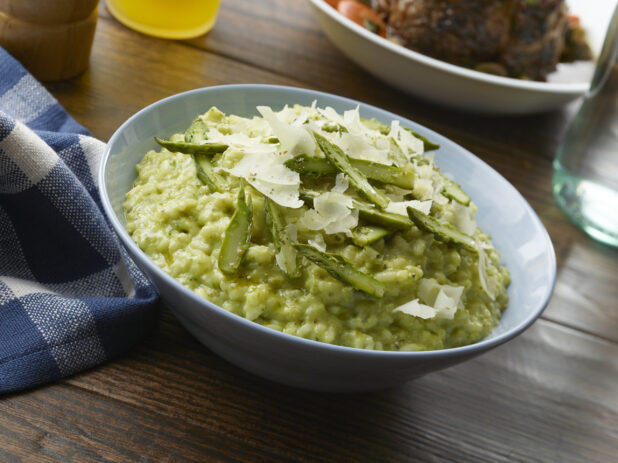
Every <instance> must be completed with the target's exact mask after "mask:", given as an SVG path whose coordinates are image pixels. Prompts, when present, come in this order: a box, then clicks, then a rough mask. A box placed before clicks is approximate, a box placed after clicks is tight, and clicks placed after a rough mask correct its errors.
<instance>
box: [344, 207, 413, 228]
mask: <svg viewBox="0 0 618 463" xmlns="http://www.w3.org/2000/svg"><path fill="white" fill-rule="evenodd" d="M353 205H354V207H355V208H356V209H358V216H359V217H360V218H361V219H363V220H364V221H365V222H369V223H373V224H375V225H382V226H383V227H384V228H388V229H389V230H405V229H406V228H410V227H411V226H412V221H411V220H410V219H409V218H407V217H406V216H405V215H400V214H394V213H392V212H386V211H379V210H377V209H376V208H375V207H373V206H372V205H371V204H367V203H363V202H361V201H357V200H354V201H353Z"/></svg>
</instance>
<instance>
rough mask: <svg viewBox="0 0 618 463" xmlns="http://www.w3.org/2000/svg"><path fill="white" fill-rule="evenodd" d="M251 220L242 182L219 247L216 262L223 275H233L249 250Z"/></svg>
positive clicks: (251, 214) (248, 201) (248, 203)
mask: <svg viewBox="0 0 618 463" xmlns="http://www.w3.org/2000/svg"><path fill="white" fill-rule="evenodd" d="M252 220H253V205H252V204H251V197H250V196H249V197H248V198H247V197H246V196H245V187H244V184H243V182H241V183H240V188H239V189H238V200H237V205H236V211H235V212H234V215H233V216H232V220H231V221H230V223H229V225H228V226H227V228H226V230H225V236H224V237H223V244H222V245H221V251H220V252H219V259H218V261H217V263H218V265H219V269H220V270H221V271H222V272H223V273H225V274H227V275H234V274H236V272H237V271H238V268H239V267H240V263H241V262H242V258H243V256H244V255H245V253H246V252H247V249H249V240H250V238H251V224H252Z"/></svg>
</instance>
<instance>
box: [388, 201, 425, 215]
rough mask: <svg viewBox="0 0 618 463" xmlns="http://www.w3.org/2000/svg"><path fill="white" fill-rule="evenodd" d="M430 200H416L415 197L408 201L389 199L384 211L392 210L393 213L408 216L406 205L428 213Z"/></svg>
mask: <svg viewBox="0 0 618 463" xmlns="http://www.w3.org/2000/svg"><path fill="white" fill-rule="evenodd" d="M431 204H432V201H431V200H427V201H418V200H416V199H412V200H410V201H397V202H396V201H391V202H390V203H388V206H386V212H392V213H393V214H399V215H405V216H406V217H407V216H408V211H407V208H408V207H413V208H414V209H418V210H419V211H421V212H422V213H423V214H429V211H430V210H431Z"/></svg>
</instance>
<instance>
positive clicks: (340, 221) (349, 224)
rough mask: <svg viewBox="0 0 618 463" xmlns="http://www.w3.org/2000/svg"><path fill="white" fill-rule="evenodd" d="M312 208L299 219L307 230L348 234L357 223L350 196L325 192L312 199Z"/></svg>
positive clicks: (356, 211)
mask: <svg viewBox="0 0 618 463" xmlns="http://www.w3.org/2000/svg"><path fill="white" fill-rule="evenodd" d="M313 207H314V208H313V209H309V210H308V211H307V212H305V215H304V216H303V217H302V219H301V220H300V221H299V222H300V225H302V226H304V227H305V228H307V229H308V230H324V231H325V232H326V233H328V234H333V233H345V234H346V235H348V236H350V235H351V234H352V228H354V227H356V225H358V210H356V209H352V207H353V201H352V198H351V197H349V196H346V195H344V194H341V193H336V192H326V193H322V194H321V195H320V196H318V197H317V198H315V199H314V200H313Z"/></svg>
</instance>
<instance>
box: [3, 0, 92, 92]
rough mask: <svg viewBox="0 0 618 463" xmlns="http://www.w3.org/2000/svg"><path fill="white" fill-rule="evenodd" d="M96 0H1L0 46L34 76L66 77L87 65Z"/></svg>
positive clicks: (75, 73) (79, 71)
mask: <svg viewBox="0 0 618 463" xmlns="http://www.w3.org/2000/svg"><path fill="white" fill-rule="evenodd" d="M97 3H98V0H0V46H2V47H4V49H5V50H6V51H8V52H9V53H10V54H11V55H13V57H15V58H16V59H17V60H19V61H20V62H21V63H22V64H23V65H24V67H26V68H27V69H28V71H30V72H31V73H32V74H33V75H34V76H35V77H36V78H37V79H39V80H42V81H55V80H62V79H68V78H70V77H74V76H76V75H78V74H80V73H81V72H83V71H84V70H85V69H86V68H87V67H88V60H89V58H90V49H91V47H92V40H93V38H94V30H95V27H96V22H97Z"/></svg>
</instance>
